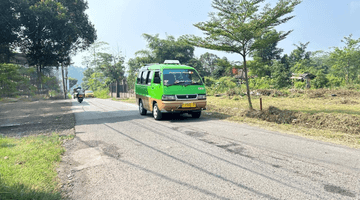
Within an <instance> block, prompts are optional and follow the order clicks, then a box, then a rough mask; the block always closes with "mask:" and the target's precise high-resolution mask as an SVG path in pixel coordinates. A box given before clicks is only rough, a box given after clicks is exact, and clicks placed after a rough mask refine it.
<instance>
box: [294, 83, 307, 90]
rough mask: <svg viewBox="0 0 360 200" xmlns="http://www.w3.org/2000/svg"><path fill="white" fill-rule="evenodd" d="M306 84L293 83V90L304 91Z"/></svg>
mask: <svg viewBox="0 0 360 200" xmlns="http://www.w3.org/2000/svg"><path fill="white" fill-rule="evenodd" d="M305 87H306V82H305V81H294V88H296V89H305Z"/></svg>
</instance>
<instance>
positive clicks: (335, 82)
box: [326, 74, 346, 88]
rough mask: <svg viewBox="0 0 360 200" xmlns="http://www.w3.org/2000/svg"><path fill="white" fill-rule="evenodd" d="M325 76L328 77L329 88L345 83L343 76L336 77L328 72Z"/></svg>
mask: <svg viewBox="0 0 360 200" xmlns="http://www.w3.org/2000/svg"><path fill="white" fill-rule="evenodd" d="M326 78H327V79H328V86H330V87H331V88H334V87H341V86H345V85H346V83H345V79H344V78H341V77H337V76H335V75H334V74H328V75H327V77H326Z"/></svg>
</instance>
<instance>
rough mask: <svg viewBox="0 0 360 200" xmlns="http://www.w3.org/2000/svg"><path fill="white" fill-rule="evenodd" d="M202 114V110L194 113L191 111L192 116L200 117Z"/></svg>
mask: <svg viewBox="0 0 360 200" xmlns="http://www.w3.org/2000/svg"><path fill="white" fill-rule="evenodd" d="M200 115H201V111H200V112H192V113H191V117H192V118H199V117H200Z"/></svg>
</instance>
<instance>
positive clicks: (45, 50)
mask: <svg viewBox="0 0 360 200" xmlns="http://www.w3.org/2000/svg"><path fill="white" fill-rule="evenodd" d="M87 8H88V6H87V2H86V1H84V0H78V1H76V3H74V2H73V1H67V0H59V1H50V0H46V1H39V0H37V1H21V2H20V3H19V4H18V6H16V7H14V12H15V13H19V16H18V18H19V20H20V22H21V30H22V31H19V32H18V33H19V35H18V37H19V38H21V40H19V41H20V42H19V46H20V48H21V51H22V52H26V55H27V56H28V58H29V61H31V62H30V65H37V66H58V64H59V63H64V64H69V62H70V54H71V53H76V52H77V51H78V50H79V49H86V48H87V47H88V46H89V45H90V44H91V43H93V42H94V41H95V39H96V30H95V28H94V26H93V25H92V24H91V23H90V22H89V20H88V15H86V14H84V12H85V10H86V9H87ZM69 22H71V24H69Z"/></svg>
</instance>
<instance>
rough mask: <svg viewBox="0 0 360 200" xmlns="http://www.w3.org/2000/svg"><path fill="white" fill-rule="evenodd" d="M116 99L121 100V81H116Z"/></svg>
mask: <svg viewBox="0 0 360 200" xmlns="http://www.w3.org/2000/svg"><path fill="white" fill-rule="evenodd" d="M116 98H120V94H119V81H118V80H117V79H116Z"/></svg>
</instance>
